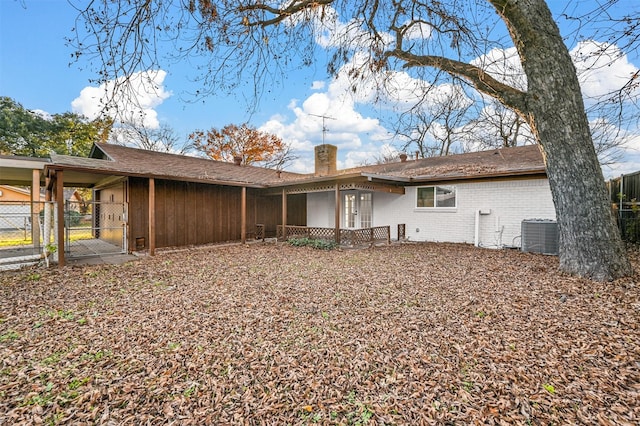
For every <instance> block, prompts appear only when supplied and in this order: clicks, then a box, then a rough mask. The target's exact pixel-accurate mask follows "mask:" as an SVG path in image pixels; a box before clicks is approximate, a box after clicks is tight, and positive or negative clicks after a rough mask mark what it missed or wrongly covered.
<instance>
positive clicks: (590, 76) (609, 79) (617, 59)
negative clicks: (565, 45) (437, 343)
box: [570, 40, 640, 98]
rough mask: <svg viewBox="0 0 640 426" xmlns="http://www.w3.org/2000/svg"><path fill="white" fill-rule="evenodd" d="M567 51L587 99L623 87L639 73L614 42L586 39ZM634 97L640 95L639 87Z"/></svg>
mask: <svg viewBox="0 0 640 426" xmlns="http://www.w3.org/2000/svg"><path fill="white" fill-rule="evenodd" d="M570 53H571V57H572V58H573V62H574V64H575V66H576V71H577V73H578V79H579V80H580V87H581V88H582V93H583V94H584V95H585V97H587V98H599V97H602V96H605V95H607V94H610V93H613V92H616V91H618V90H620V89H622V88H623V87H624V85H625V84H627V83H628V82H629V80H630V79H631V78H632V76H633V75H634V74H636V73H637V72H638V67H636V66H635V65H634V64H632V63H630V62H629V59H628V57H627V55H625V54H624V53H623V52H622V51H621V50H620V48H618V46H616V45H614V44H609V43H599V42H597V41H593V40H588V41H584V42H581V43H579V44H578V45H577V46H576V47H574V48H573V49H572V50H571V52H570ZM635 96H636V97H638V96H640V90H639V91H638V93H636V94H635Z"/></svg>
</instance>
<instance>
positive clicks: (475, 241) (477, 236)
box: [473, 209, 480, 247]
mask: <svg viewBox="0 0 640 426" xmlns="http://www.w3.org/2000/svg"><path fill="white" fill-rule="evenodd" d="M473 245H474V246H476V247H480V209H477V210H476V220H475V234H474V237H473Z"/></svg>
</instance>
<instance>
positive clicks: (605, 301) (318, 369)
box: [0, 244, 640, 425]
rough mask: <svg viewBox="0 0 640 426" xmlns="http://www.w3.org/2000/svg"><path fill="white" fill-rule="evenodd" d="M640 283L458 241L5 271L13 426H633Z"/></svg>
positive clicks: (639, 412)
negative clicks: (593, 276)
mask: <svg viewBox="0 0 640 426" xmlns="http://www.w3.org/2000/svg"><path fill="white" fill-rule="evenodd" d="M632 257H634V266H635V268H636V270H638V267H639V266H640V265H639V263H638V261H637V256H636V255H635V254H633V253H632ZM638 281H639V280H638V276H637V275H636V277H634V278H628V279H623V280H618V281H615V282H610V283H595V282H591V281H587V280H583V279H579V278H575V277H572V276H568V275H563V274H560V273H559V272H558V271H557V258H555V257H550V256H541V255H533V254H525V253H520V252H517V251H493V250H482V249H475V248H473V247H469V246H465V245H451V244H402V245H394V246H386V247H377V248H374V249H366V250H345V251H340V250H335V251H319V250H313V249H310V248H306V247H291V246H288V245H286V244H278V245H277V246H276V245H262V244H254V245H250V246H242V245H237V246H228V247H220V248H210V249H199V250H188V251H181V252H175V253H163V254H160V255H158V256H155V257H152V258H143V259H141V260H139V261H136V262H131V263H127V264H124V265H102V266H83V267H66V268H62V269H49V270H45V269H32V270H24V271H20V272H11V273H3V274H0V424H12V425H13V424H38V423H44V424H83V423H84V424H109V425H111V424H127V425H138V424H313V423H318V424H360V425H364V424H371V425H380V424H392V425H402V424H407V425H419V424H443V423H446V424H461V425H462V424H474V423H476V424H541V425H547V424H579V423H585V424H598V423H599V424H605V425H606V424H638V423H640V404H639V402H638V401H640V327H639V322H640V321H639V320H640V296H639V295H640V283H639V282H638Z"/></svg>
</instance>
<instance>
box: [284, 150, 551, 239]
mask: <svg viewBox="0 0 640 426" xmlns="http://www.w3.org/2000/svg"><path fill="white" fill-rule="evenodd" d="M335 149H336V148H335V147H333V146H331V145H325V146H320V147H316V173H315V176H314V177H311V178H306V181H305V179H304V178H303V179H298V180H296V181H295V182H289V183H284V184H283V187H285V188H287V192H292V193H295V192H304V193H306V194H307V212H308V213H307V222H306V225H307V226H314V227H332V226H334V225H335V222H336V220H339V221H340V224H341V227H346V228H359V227H371V226H373V227H375V226H382V225H391V238H392V239H397V238H406V239H408V240H410V241H441V242H445V241H446V242H456V243H475V244H476V245H478V246H484V247H505V246H517V247H519V246H520V244H521V242H520V239H519V237H520V234H521V224H522V221H523V220H525V219H548V220H554V219H555V208H554V205H553V200H552V197H551V190H550V188H549V181H548V179H547V177H546V173H545V166H544V161H543V159H542V155H541V153H540V150H539V148H538V147H537V146H523V147H514V148H505V149H496V150H490V151H484V152H475V153H468V154H458V155H449V156H444V157H433V158H425V159H419V160H413V161H407V160H406V157H404V156H403V157H402V160H401V161H400V162H395V163H389V164H381V165H372V166H365V167H359V168H354V169H347V170H336V169H335V152H334V151H335ZM322 150H329V151H331V152H330V153H329V154H326V153H323V152H322ZM325 159H326V160H325ZM326 161H331V162H333V163H331V164H325V163H326ZM331 185H335V186H336V188H338V187H339V194H338V193H335V194H334V192H335V191H334V190H333V189H331ZM323 188H324V190H323ZM336 191H337V190H336ZM337 204H338V205H339V206H340V207H339V208H336V205H337ZM338 210H339V211H338ZM396 225H404V226H402V227H400V228H399V227H398V226H396ZM403 228H404V234H403V235H400V234H401V233H402V229H403Z"/></svg>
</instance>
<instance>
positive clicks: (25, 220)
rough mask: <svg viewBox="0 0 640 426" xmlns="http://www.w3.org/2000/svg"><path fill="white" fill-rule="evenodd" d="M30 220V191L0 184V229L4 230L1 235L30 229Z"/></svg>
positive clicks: (41, 198)
mask: <svg viewBox="0 0 640 426" xmlns="http://www.w3.org/2000/svg"><path fill="white" fill-rule="evenodd" d="M43 200H44V197H40V201H43ZM31 221H32V217H31V191H30V190H29V189H24V188H20V187H17V186H10V185H0V230H2V231H5V232H4V234H3V235H8V234H7V232H11V231H14V232H16V231H26V230H28V229H31Z"/></svg>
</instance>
